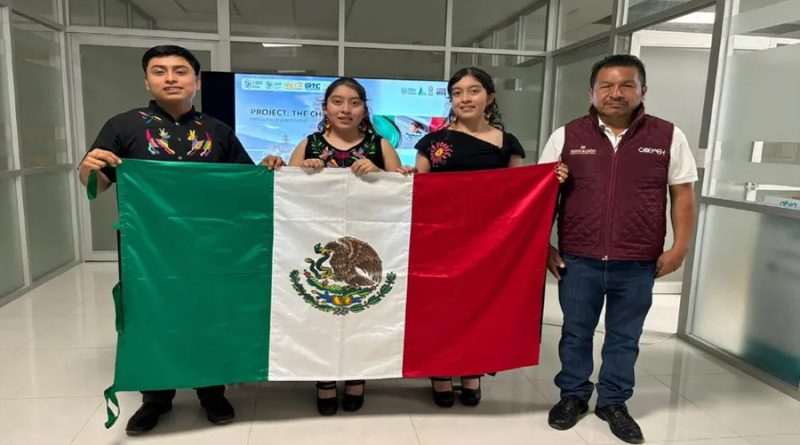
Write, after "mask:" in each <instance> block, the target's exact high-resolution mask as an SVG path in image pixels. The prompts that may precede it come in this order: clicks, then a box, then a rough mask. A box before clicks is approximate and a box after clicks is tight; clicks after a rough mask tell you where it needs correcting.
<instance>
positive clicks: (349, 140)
mask: <svg viewBox="0 0 800 445" xmlns="http://www.w3.org/2000/svg"><path fill="white" fill-rule="evenodd" d="M322 110H323V112H324V113H325V117H324V118H323V119H322V121H321V122H320V123H319V125H318V127H317V132H315V133H313V134H310V135H309V136H308V137H307V138H306V139H303V141H302V142H300V143H299V144H298V145H297V147H296V148H295V149H294V151H293V152H292V156H291V158H290V159H289V166H290V167H306V168H313V169H321V168H324V167H334V168H349V169H350V170H351V171H352V172H353V173H355V174H356V175H364V174H367V173H371V172H378V171H391V172H393V171H397V170H398V169H399V167H400V157H399V156H398V155H397V152H396V151H395V149H394V147H392V145H391V144H390V143H389V141H387V140H386V139H384V138H382V137H381V136H380V135H379V134H378V132H377V131H375V129H374V128H373V127H372V123H371V122H370V118H369V108H368V107H367V92H366V90H364V87H363V86H362V85H361V84H360V83H358V81H356V80H355V79H353V78H351V77H340V78H338V79H336V80H335V81H334V82H333V83H331V84H330V86H328V88H327V89H326V90H325V99H324V102H323V105H322ZM261 165H265V166H267V167H268V168H270V169H273V168H276V167H280V166H281V165H284V162H283V160H282V159H281V158H280V157H279V156H267V157H266V158H265V159H264V160H263V161H261Z"/></svg>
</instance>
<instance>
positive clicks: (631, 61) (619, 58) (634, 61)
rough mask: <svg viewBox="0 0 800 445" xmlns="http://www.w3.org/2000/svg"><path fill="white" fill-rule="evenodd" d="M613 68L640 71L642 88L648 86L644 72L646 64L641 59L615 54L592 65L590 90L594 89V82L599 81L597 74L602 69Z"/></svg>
mask: <svg viewBox="0 0 800 445" xmlns="http://www.w3.org/2000/svg"><path fill="white" fill-rule="evenodd" d="M613 66H632V67H635V68H636V69H637V70H639V81H640V82H642V86H645V85H647V73H646V72H645V70H644V63H642V61H641V59H639V58H638V57H636V56H632V55H630V54H614V55H613V56H607V57H605V58H603V60H600V61H599V62H597V63H595V64H594V65H592V75H591V77H589V88H594V82H595V81H596V80H597V73H599V72H600V70H601V69H603V68H608V67H613Z"/></svg>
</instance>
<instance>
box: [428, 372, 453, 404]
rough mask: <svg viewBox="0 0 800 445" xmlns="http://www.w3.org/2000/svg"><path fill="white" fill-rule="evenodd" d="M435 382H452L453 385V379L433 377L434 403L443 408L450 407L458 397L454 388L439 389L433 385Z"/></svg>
mask: <svg viewBox="0 0 800 445" xmlns="http://www.w3.org/2000/svg"><path fill="white" fill-rule="evenodd" d="M433 382H450V384H451V387H452V382H453V379H451V378H450V377H431V392H432V393H433V403H435V404H436V406H440V407H442V408H450V407H452V406H453V405H454V404H455V403H456V397H455V394H454V393H453V390H452V389H451V390H449V391H437V390H436V389H434V387H433Z"/></svg>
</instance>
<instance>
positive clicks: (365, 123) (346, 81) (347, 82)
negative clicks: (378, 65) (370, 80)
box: [317, 77, 375, 133]
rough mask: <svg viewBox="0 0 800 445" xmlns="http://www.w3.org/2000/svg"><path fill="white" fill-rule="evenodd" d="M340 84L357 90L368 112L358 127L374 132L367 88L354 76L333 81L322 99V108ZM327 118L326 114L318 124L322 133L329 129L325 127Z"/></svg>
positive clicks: (364, 130)
mask: <svg viewBox="0 0 800 445" xmlns="http://www.w3.org/2000/svg"><path fill="white" fill-rule="evenodd" d="M340 86H346V87H348V88H350V89H352V90H353V91H355V92H356V94H358V98H359V99H361V101H363V102H364V110H365V111H366V113H365V114H364V119H362V120H361V123H359V124H358V129H359V130H361V131H363V132H364V133H374V132H375V129H374V128H373V127H372V121H371V120H370V117H369V107H368V106H367V90H365V89H364V87H363V86H362V85H361V84H360V83H358V81H357V80H355V79H353V78H352V77H340V78H338V79H336V80H334V81H333V82H331V84H330V85H328V88H327V89H326V90H325V99H323V101H322V109H323V110H324V109H325V105H326V104H327V103H328V99H330V98H331V94H333V90H335V89H336V88H338V87H340ZM327 120H328V117H327V116H324V117H323V118H322V120H321V121H319V124H317V131H319V132H320V133H325V130H327V128H325V124H326V122H327Z"/></svg>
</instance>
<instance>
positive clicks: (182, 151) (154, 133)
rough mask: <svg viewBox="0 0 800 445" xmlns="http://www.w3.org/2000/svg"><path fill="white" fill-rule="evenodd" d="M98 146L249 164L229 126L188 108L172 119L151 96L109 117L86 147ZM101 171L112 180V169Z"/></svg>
mask: <svg viewBox="0 0 800 445" xmlns="http://www.w3.org/2000/svg"><path fill="white" fill-rule="evenodd" d="M95 148H101V149H103V150H108V151H110V152H112V153H114V154H116V155H117V156H119V157H120V158H123V159H124V158H132V159H150V160H155V161H182V162H223V163H231V164H252V163H253V160H252V159H250V156H249V155H248V154H247V152H246V151H245V149H244V147H243V146H242V144H241V142H239V139H237V138H236V135H235V134H234V132H233V130H231V128H230V127H228V126H227V125H225V124H224V123H223V122H221V121H219V120H217V119H214V118H213V117H211V116H209V115H207V114H203V113H200V112H198V111H196V110H195V109H194V107H193V108H192V110H191V111H189V112H187V113H186V114H184V115H183V116H181V117H180V119H178V120H177V121H175V120H174V119H173V118H172V116H170V115H169V113H167V112H166V111H164V109H163V108H161V107H160V106H158V104H156V102H155V101H154V100H151V101H150V105H149V106H148V107H146V108H134V109H133V110H130V111H126V112H124V113H122V114H118V115H116V116H114V117H112V118H111V119H109V120H108V121H107V122H106V124H105V125H103V128H102V129H101V130H100V134H98V135H97V139H95V141H94V144H92V146H91V147H89V150H90V151H91V150H92V149H95ZM102 172H103V173H104V174H105V175H106V176H107V177H108V179H110V180H111V181H112V182H116V181H117V173H116V170H115V169H113V168H110V167H107V168H104V169H103V170H102Z"/></svg>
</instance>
